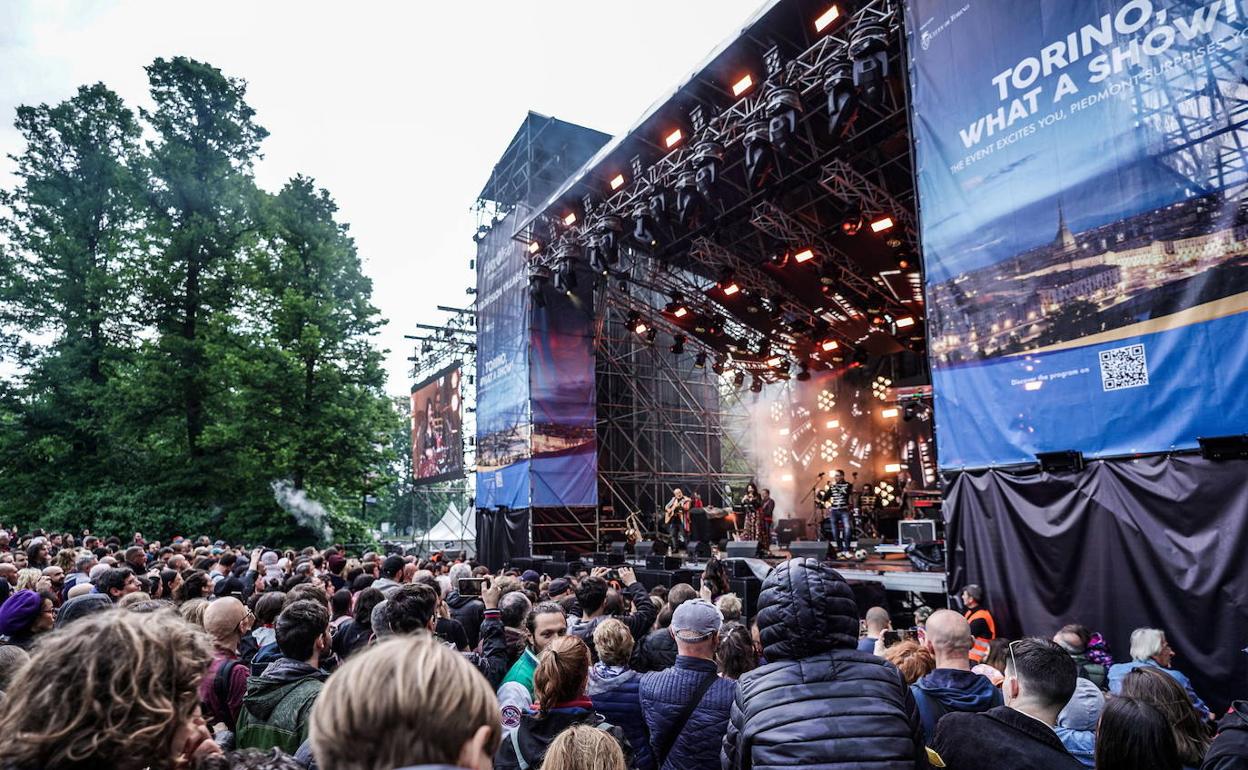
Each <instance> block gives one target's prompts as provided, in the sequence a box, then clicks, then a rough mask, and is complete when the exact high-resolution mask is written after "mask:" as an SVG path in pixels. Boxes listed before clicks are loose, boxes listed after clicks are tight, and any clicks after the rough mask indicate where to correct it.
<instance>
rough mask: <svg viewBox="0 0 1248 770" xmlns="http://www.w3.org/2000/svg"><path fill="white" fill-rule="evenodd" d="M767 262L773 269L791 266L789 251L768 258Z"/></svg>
mask: <svg viewBox="0 0 1248 770" xmlns="http://www.w3.org/2000/svg"><path fill="white" fill-rule="evenodd" d="M767 261H768V262H769V263H771V266H772V267H784V266H785V265H787V264H789V253H788V252H787V251H780V252H777V253H775V254H772V255H771V256H770V257H768V258H767Z"/></svg>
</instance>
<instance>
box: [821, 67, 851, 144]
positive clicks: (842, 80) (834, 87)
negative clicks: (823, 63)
mask: <svg viewBox="0 0 1248 770" xmlns="http://www.w3.org/2000/svg"><path fill="white" fill-rule="evenodd" d="M823 92H824V93H825V94H827V97H828V133H829V134H831V135H832V140H833V141H838V140H840V138H841V137H842V136H844V135H845V132H846V130H848V129H849V124H850V122H851V121H852V119H853V116H854V108H855V107H856V106H857V104H858V94H857V91H856V89H855V88H854V65H853V64H852V63H851V62H848V61H835V62H832V63H831V64H829V65H828V66H827V67H826V68H824V71H823Z"/></svg>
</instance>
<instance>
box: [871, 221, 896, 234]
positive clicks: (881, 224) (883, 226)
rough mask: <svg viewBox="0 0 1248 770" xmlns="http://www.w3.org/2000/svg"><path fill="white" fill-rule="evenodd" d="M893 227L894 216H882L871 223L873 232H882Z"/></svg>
mask: <svg viewBox="0 0 1248 770" xmlns="http://www.w3.org/2000/svg"><path fill="white" fill-rule="evenodd" d="M892 227H893V218H892V217H880V218H879V219H877V220H875V221H874V222H872V223H871V232H874V233H882V232H884V231H885V230H891V229H892Z"/></svg>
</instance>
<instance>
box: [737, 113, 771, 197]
mask: <svg viewBox="0 0 1248 770" xmlns="http://www.w3.org/2000/svg"><path fill="white" fill-rule="evenodd" d="M742 146H743V147H744V148H745V181H746V183H747V184H748V185H749V186H750V187H751V188H752V189H755V190H761V189H762V188H763V187H764V186H765V185H766V184H767V180H768V179H769V178H770V177H771V172H772V171H773V170H774V169H775V166H776V163H775V156H774V155H773V154H772V150H771V139H770V138H769V137H768V125H767V123H766V122H765V121H761V120H759V121H756V122H754V123H751V124H750V125H749V126H748V127H747V128H746V129H745V137H744V138H743V139H742Z"/></svg>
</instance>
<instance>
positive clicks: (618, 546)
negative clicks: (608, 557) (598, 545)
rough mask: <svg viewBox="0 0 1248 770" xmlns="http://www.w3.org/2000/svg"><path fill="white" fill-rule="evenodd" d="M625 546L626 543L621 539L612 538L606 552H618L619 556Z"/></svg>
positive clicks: (621, 554) (622, 553)
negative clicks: (609, 547)
mask: <svg viewBox="0 0 1248 770" xmlns="http://www.w3.org/2000/svg"><path fill="white" fill-rule="evenodd" d="M626 546H627V544H626V543H625V542H624V541H623V540H612V541H611V550H610V551H609V552H608V553H615V554H619V555H620V556H623V555H624V551H625V550H626Z"/></svg>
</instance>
